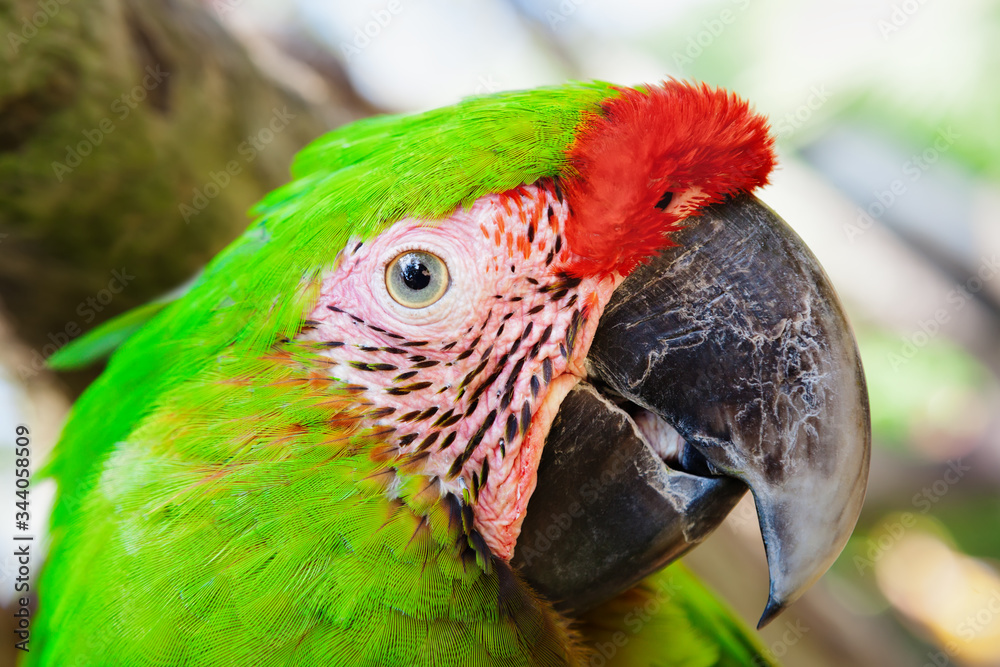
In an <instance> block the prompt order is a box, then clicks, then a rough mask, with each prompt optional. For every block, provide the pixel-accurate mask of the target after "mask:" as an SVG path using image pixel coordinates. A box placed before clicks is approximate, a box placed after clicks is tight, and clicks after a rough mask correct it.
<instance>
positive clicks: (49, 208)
mask: <svg viewBox="0 0 1000 667" xmlns="http://www.w3.org/2000/svg"><path fill="white" fill-rule="evenodd" d="M0 40H2V44H0V308H2V311H3V312H2V315H0V447H2V448H3V449H4V451H5V452H6V453H4V454H2V455H0V479H4V480H7V479H11V480H13V479H14V477H13V475H14V458H15V457H14V453H13V447H14V437H15V428H16V425H18V424H23V425H26V426H28V428H29V430H30V437H31V440H32V465H33V466H34V467H36V468H37V466H38V465H40V464H41V463H42V461H43V460H44V455H45V452H46V451H47V450H48V448H50V447H51V446H52V443H53V442H54V440H55V438H56V437H57V435H58V431H59V428H60V426H61V423H62V420H63V419H64V416H65V413H66V410H67V409H68V406H69V405H70V404H71V402H72V400H73V399H74V397H75V396H76V395H77V394H78V393H79V392H80V391H81V390H82V389H83V387H85V386H86V384H87V382H89V381H90V380H91V379H92V378H93V377H94V376H95V374H96V372H98V371H99V369H92V370H90V371H87V372H80V373H73V374H63V375H60V376H55V375H53V374H52V373H50V372H48V371H47V370H46V369H45V367H44V360H45V358H47V357H48V356H49V355H51V354H52V353H53V352H54V351H55V350H56V349H58V348H59V347H60V346H62V345H64V344H65V343H66V342H68V341H69V340H72V339H73V338H75V337H77V336H79V335H80V334H81V333H82V332H84V331H87V330H89V329H91V328H93V327H94V326H96V325H97V324H99V323H101V322H103V321H105V320H106V319H108V318H109V317H111V316H113V315H116V314H118V313H121V312H124V311H125V310H127V309H129V308H132V307H134V306H136V305H139V304H141V303H144V302H146V301H148V300H150V299H152V298H155V297H157V296H159V295H161V294H163V293H165V292H167V291H169V290H170V289H172V288H174V287H176V286H178V285H180V284H182V283H183V282H184V281H186V280H188V279H189V278H190V277H191V276H192V275H193V274H194V273H195V272H196V271H197V270H198V268H199V267H200V266H202V265H203V264H204V263H205V262H206V261H207V260H208V259H209V258H210V257H211V256H212V255H214V254H215V253H216V252H217V251H218V250H219V249H220V248H221V247H223V246H224V245H225V244H226V243H227V242H228V241H229V240H231V239H232V238H234V237H235V236H236V235H237V234H238V233H239V232H240V231H242V229H243V228H244V227H245V226H246V224H247V222H248V220H247V218H246V211H247V209H248V208H249V207H250V206H251V205H252V204H253V203H254V202H255V201H256V200H257V199H258V198H259V197H260V196H261V195H263V194H264V193H265V192H267V191H268V190H269V189H271V188H273V187H275V186H277V185H279V184H280V183H282V182H284V181H285V180H286V179H287V173H288V172H287V170H288V165H289V162H290V160H291V157H292V155H293V154H294V152H295V151H296V150H297V149H299V148H300V147H301V146H303V145H304V144H305V143H307V142H308V141H309V140H310V139H312V138H314V137H315V136H317V135H319V134H320V133H322V132H323V131H325V130H327V129H329V128H332V127H336V126H337V125H340V124H342V123H345V122H349V121H351V120H354V119H356V118H360V117H363V116H366V115H370V114H374V113H385V112H400V111H415V110H422V109H428V108H432V107H436V106H441V105H445V104H450V103H452V102H455V101H456V100H458V99H460V98H461V97H464V96H467V95H477V94H484V93H490V92H494V91H498V90H504V89H513V88H526V87H534V86H539V85H545V84H558V83H562V82H564V81H566V80H568V79H592V78H597V79H604V80H609V81H613V82H616V83H621V84H635V83H641V82H652V81H657V80H660V79H662V78H664V77H666V76H674V77H680V78H692V79H700V80H704V81H707V82H709V83H711V84H716V85H720V86H724V87H726V88H729V89H731V90H733V91H736V92H738V93H739V94H740V95H742V96H743V97H745V98H747V99H750V100H752V101H753V102H754V104H755V105H756V107H757V109H758V110H759V111H761V112H763V113H765V114H766V115H768V116H769V117H770V118H771V119H772V122H773V127H774V131H775V135H776V136H777V139H778V149H779V152H780V164H781V166H780V168H779V169H778V171H777V172H776V173H775V175H774V177H773V184H772V185H771V186H769V187H768V188H766V189H765V190H764V191H763V193H762V194H761V197H762V199H763V200H764V201H766V202H767V203H769V204H770V205H771V206H772V207H773V208H774V209H775V210H777V211H778V212H779V213H780V214H781V215H782V216H783V217H784V218H785V219H786V220H787V221H788V222H789V223H790V224H791V225H792V226H793V227H794V228H795V229H796V230H797V231H798V233H799V234H800V235H801V236H802V237H803V238H804V239H805V240H806V242H807V243H808V244H809V246H810V247H811V248H812V249H813V251H814V252H815V253H816V255H817V256H818V257H819V259H820V260H821V262H822V263H823V265H824V266H825V268H826V270H827V272H828V273H829V275H830V276H831V278H832V280H833V283H834V284H835V285H836V287H837V288H838V290H839V293H840V296H841V299H842V300H843V301H844V304H845V306H846V307H847V310H848V313H849V314H850V317H851V319H852V322H853V325H854V327H855V331H856V333H857V336H858V341H859V344H860V348H861V354H862V357H863V360H864V365H865V370H866V373H867V377H868V387H869V391H870V395H871V410H872V426H873V431H874V450H873V456H872V470H871V479H870V483H869V489H868V496H867V500H866V504H865V509H864V512H863V514H862V516H861V520H860V523H859V525H858V528H857V530H856V531H855V535H854V537H853V538H852V540H851V542H850V543H849V545H848V547H847V549H846V550H845V551H844V553H843V555H842V556H841V557H840V559H839V560H838V561H837V563H836V564H835V565H834V567H833V568H832V569H831V571H830V572H829V573H828V574H827V575H826V576H825V577H824V578H823V579H822V580H821V581H820V583H819V584H818V585H817V586H815V587H814V588H813V589H812V590H811V591H810V592H809V593H808V594H807V595H806V596H805V597H804V598H803V599H802V600H801V601H799V602H798V603H796V604H795V605H793V606H792V607H791V608H790V609H789V610H788V611H787V612H786V613H785V614H784V615H783V616H781V617H779V618H778V619H777V620H776V621H775V622H774V623H773V624H772V625H771V626H769V627H768V628H766V629H765V630H764V631H763V633H762V637H763V641H764V643H765V645H766V646H767V647H768V650H769V651H770V653H771V655H772V656H773V657H775V658H776V659H778V660H779V661H781V662H782V663H784V664H786V665H789V666H827V665H831V666H833V665H865V666H867V665H872V666H879V667H895V666H900V667H904V666H916V667H923V666H931V665H933V666H938V667H941V666H944V665H968V666H976V667H990V666H1000V493H998V488H1000V385H998V378H1000V344H998V343H1000V3H997V2H990V1H987V0H953V1H952V2H948V3H945V2H942V1H941V0H824V1H822V2H819V1H808V2H803V1H802V0H798V1H796V2H792V0H719V1H715V2H705V1H701V2H693V1H690V0H687V1H682V0H675V1H674V2H670V3H664V2H654V1H646V0H617V1H616V2H610V1H607V2H602V1H598V0H537V1H535V0H481V1H479V2H476V3H471V2H456V1H454V0H452V1H448V0H373V1H367V0H366V1H364V2H361V1H357V0H355V1H352V2H346V1H343V2H330V1H328V0H280V1H279V0H202V1H201V2H197V1H195V0H173V1H168V0H103V1H102V2H96V1H85V0H72V1H70V0H0ZM126 389H127V388H126ZM4 488H9V487H8V486H6V483H5V485H4ZM51 493H52V490H51V488H49V487H47V486H46V485H45V484H39V485H34V486H33V487H32V496H31V503H32V505H31V532H32V533H34V534H35V535H36V540H37V541H36V542H35V543H34V546H33V548H35V549H37V550H42V549H44V525H45V511H46V505H47V503H49V502H50V499H51ZM5 497H6V496H5ZM13 512H14V508H13V507H12V503H10V502H5V503H4V504H3V507H2V508H0V539H2V540H3V546H2V547H0V553H2V554H4V555H3V556H0V565H2V581H0V602H2V603H3V604H4V605H5V611H3V612H2V615H0V618H3V619H4V620H3V621H0V623H8V622H9V620H10V619H11V618H12V617H11V616H10V613H9V609H10V605H11V604H12V598H13V578H14V576H15V573H16V566H15V563H14V561H13V559H12V557H11V556H10V555H9V553H10V552H11V550H10V549H8V547H7V545H9V544H12V542H11V537H12V535H11V534H12V533H13V532H14V528H13V527H14V514H13ZM687 562H688V563H689V564H691V565H692V567H694V568H695V569H696V570H697V571H698V572H699V573H700V574H701V575H702V576H703V577H704V578H705V579H706V580H707V581H708V582H709V583H710V584H711V585H712V586H714V587H715V588H716V589H717V590H718V591H720V593H721V594H722V596H723V597H724V598H725V599H726V600H728V601H729V602H730V603H731V604H732V605H733V606H734V607H735V608H736V609H737V610H738V612H739V613H740V614H742V615H743V616H744V617H745V618H746V619H747V620H748V621H749V622H751V623H753V622H755V621H756V619H757V617H758V616H759V613H760V611H761V609H762V608H763V605H764V602H765V600H766V597H767V574H766V562H765V560H764V552H763V547H762V544H761V539H760V534H759V532H758V530H757V522H756V516H755V513H754V509H753V505H752V503H751V502H750V501H749V499H745V500H744V501H743V503H741V505H740V506H738V508H737V510H736V511H735V512H734V513H733V515H732V516H730V518H729V519H728V520H727V522H726V523H725V524H724V525H723V527H722V528H720V529H719V530H718V531H717V532H716V533H715V534H714V535H713V536H712V537H711V538H709V540H708V541H707V542H706V543H705V544H703V545H702V546H701V547H699V548H698V549H697V550H696V551H695V552H693V553H692V554H691V555H690V556H689V557H688V558H687ZM40 564H41V560H40V558H39V556H37V555H36V557H35V560H34V561H33V562H32V567H33V568H35V570H34V572H33V575H32V576H33V577H34V576H36V574H35V573H36V572H37V567H38V566H39V565H40ZM2 636H6V637H10V636H11V635H10V634H8V631H7V630H4V631H3V633H2ZM11 643H12V642H9V641H6V640H5V641H4V642H3V646H2V647H0V650H2V651H3V652H4V654H3V657H2V660H7V661H12V660H13V658H12V651H11V650H10V649H11ZM0 664H2V663H0Z"/></svg>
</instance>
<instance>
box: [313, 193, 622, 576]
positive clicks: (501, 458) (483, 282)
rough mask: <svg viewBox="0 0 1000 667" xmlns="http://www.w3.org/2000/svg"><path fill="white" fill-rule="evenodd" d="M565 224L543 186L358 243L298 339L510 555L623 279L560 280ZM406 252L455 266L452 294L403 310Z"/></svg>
mask: <svg viewBox="0 0 1000 667" xmlns="http://www.w3.org/2000/svg"><path fill="white" fill-rule="evenodd" d="M569 216H570V211H569V206H568V204H567V203H566V201H565V199H564V198H563V196H562V193H561V192H560V191H559V190H558V188H556V187H555V186H554V185H552V184H551V183H550V182H544V181H543V182H540V183H538V184H535V185H529V186H521V187H518V188H515V189H513V190H510V191H508V192H505V193H501V194H495V195H488V196H486V197H482V198H480V199H479V200H477V201H476V202H475V203H474V204H473V205H472V206H471V207H469V208H467V209H459V210H457V211H455V212H454V213H453V214H452V215H451V216H449V217H447V218H444V219H440V220H420V219H412V218H411V219H404V220H401V221H399V222H397V223H395V224H394V225H392V226H391V227H390V228H388V229H387V230H385V231H384V232H383V233H381V234H380V235H378V236H376V237H374V238H372V239H369V240H367V241H365V242H360V241H358V240H353V241H352V242H351V243H350V244H348V246H347V247H346V248H345V249H344V250H343V251H342V253H341V255H340V257H339V260H338V263H337V265H336V267H335V268H334V269H333V270H331V271H329V272H328V273H327V274H326V275H325V276H324V277H323V280H322V286H321V290H320V297H319V300H318V302H317V304H316V306H315V308H314V310H313V312H312V313H311V314H310V315H309V321H310V326H309V327H308V328H307V329H305V330H304V331H303V332H302V334H300V338H303V339H305V340H310V341H314V342H318V343H319V344H321V345H323V346H325V347H326V350H325V351H324V352H323V354H324V355H325V357H326V358H327V359H328V360H329V361H330V362H331V366H332V368H331V370H330V374H331V375H333V376H335V377H336V378H338V379H339V380H340V381H341V382H343V383H344V386H345V387H346V389H347V390H348V391H349V392H350V393H351V394H353V395H354V396H355V397H356V400H357V401H358V402H359V403H360V404H362V405H364V406H370V409H368V410H367V411H366V414H369V415H372V417H371V419H372V420H373V421H374V422H376V423H377V425H378V426H380V427H383V428H384V430H385V432H386V433H387V435H386V438H387V443H386V444H387V445H389V446H390V448H391V450H392V452H393V454H392V457H393V460H394V461H395V464H396V465H397V468H398V469H406V470H408V471H417V474H422V475H426V476H428V477H430V478H431V479H432V480H434V481H436V482H437V483H438V484H439V488H440V492H441V494H442V495H445V494H453V495H454V496H456V497H457V498H458V499H460V500H461V502H462V503H464V504H468V505H471V506H472V508H473V515H474V519H475V520H474V530H475V531H476V532H477V533H478V534H479V535H480V536H481V537H482V538H483V540H484V541H485V543H486V545H487V546H488V547H489V548H490V550H491V551H492V552H493V554H494V555H496V556H498V557H501V558H505V559H507V558H509V557H510V556H511V554H512V552H513V547H514V542H515V541H516V539H517V535H518V532H519V529H520V525H521V522H522V520H523V518H524V511H525V508H526V507H527V502H528V499H529V497H530V495H531V493H532V491H533V490H534V486H535V481H536V477H535V474H536V470H537V467H538V460H539V457H540V456H541V449H542V445H543V444H544V439H545V436H546V435H547V432H548V427H549V424H550V423H551V420H552V419H553V418H554V416H555V413H556V411H557V409H558V404H559V403H560V402H561V400H562V398H563V396H565V393H566V392H567V391H569V389H570V388H572V386H573V385H574V384H575V383H576V382H577V380H578V378H579V377H580V375H582V360H583V357H584V356H585V355H586V352H587V350H588V349H589V346H590V341H591V339H592V336H593V333H594V330H595V329H596V325H597V321H598V319H599V317H600V314H601V312H602V310H603V307H604V305H605V304H606V303H607V301H608V299H610V296H611V293H612V292H613V290H614V288H615V286H616V285H617V284H618V282H619V281H620V277H619V276H617V275H605V276H604V277H596V276H591V277H583V278H574V277H570V276H568V275H567V274H566V273H565V271H564V269H563V268H562V267H564V266H565V265H566V264H567V263H568V262H571V261H573V259H574V257H573V255H572V253H571V251H570V250H569V249H568V247H567V245H566V243H565V241H564V237H563V233H564V229H565V225H566V222H567V219H568V218H569ZM410 251H420V252H426V253H430V254H433V255H435V256H437V257H439V258H440V259H441V260H442V261H443V262H444V264H445V265H446V266H447V269H448V275H449V285H448V288H447V290H446V291H445V293H444V295H443V296H442V297H441V298H440V300H438V301H437V302H435V303H433V304H431V305H429V306H427V307H424V308H407V307H405V306H402V305H400V304H399V303H397V302H396V301H395V300H394V299H393V297H392V296H391V295H390V292H389V290H388V289H387V287H386V270H387V267H389V266H390V265H391V263H392V261H393V259H395V258H396V257H398V256H399V255H400V254H402V253H406V252H410Z"/></svg>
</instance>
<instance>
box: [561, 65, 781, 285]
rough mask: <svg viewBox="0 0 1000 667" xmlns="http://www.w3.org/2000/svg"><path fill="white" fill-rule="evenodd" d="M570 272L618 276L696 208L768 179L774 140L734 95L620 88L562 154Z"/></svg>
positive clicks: (675, 86)
mask: <svg viewBox="0 0 1000 667" xmlns="http://www.w3.org/2000/svg"><path fill="white" fill-rule="evenodd" d="M567 153H568V155H569V158H570V166H571V170H570V175H569V176H568V177H566V178H564V180H563V184H564V186H565V190H566V193H567V198H568V201H569V204H570V208H571V210H572V212H573V215H572V218H571V219H570V221H569V223H568V224H567V227H566V241H567V243H568V244H569V246H570V248H571V249H572V251H573V253H574V254H575V255H576V256H577V258H576V259H575V261H574V262H573V263H572V264H571V265H569V266H568V267H566V269H567V270H568V271H569V272H570V273H573V274H574V275H578V276H582V275H592V274H603V273H608V272H611V271H618V272H620V273H622V274H627V273H628V272H629V271H631V270H632V269H633V268H635V266H636V265H637V264H639V263H640V262H641V261H642V260H643V259H645V258H647V257H649V256H650V255H652V254H653V253H655V252H656V251H657V250H659V249H660V248H663V247H665V246H667V245H669V244H670V241H669V237H668V235H669V233H670V232H671V231H675V230H676V229H677V228H678V226H679V223H680V222H681V221H682V220H683V219H684V218H686V217H688V216H690V215H695V214H697V213H698V211H699V210H700V209H701V208H703V207H704V206H706V205H708V204H711V203H713V202H717V201H720V200H721V199H723V198H724V197H725V196H726V195H730V194H734V193H737V192H749V191H750V190H753V189H754V188H756V187H759V186H761V185H765V184H766V183H767V177H768V174H769V173H770V172H771V169H772V168H773V167H774V162H775V159H774V139H773V138H772V137H771V135H770V133H769V131H768V125H767V121H766V119H765V118H764V117H763V116H760V115H758V114H755V113H753V111H751V109H750V105H749V104H748V103H747V102H745V101H743V100H741V99H740V98H738V97H737V96H736V95H733V94H731V93H728V92H726V91H725V90H721V89H713V88H710V87H709V86H707V85H705V84H701V85H696V84H689V83H685V82H681V81H676V80H668V81H665V82H664V83H663V84H662V85H659V86H651V87H648V88H646V89H632V88H624V89H621V94H620V95H619V96H618V97H615V98H612V99H609V100H608V101H607V102H605V103H604V106H603V109H602V113H601V114H600V115H598V114H590V115H588V116H587V117H586V118H585V119H584V120H583V121H582V122H581V124H580V127H579V133H578V134H577V138H576V140H575V141H574V143H573V144H572V145H571V146H570V147H569V148H568V149H567Z"/></svg>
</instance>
